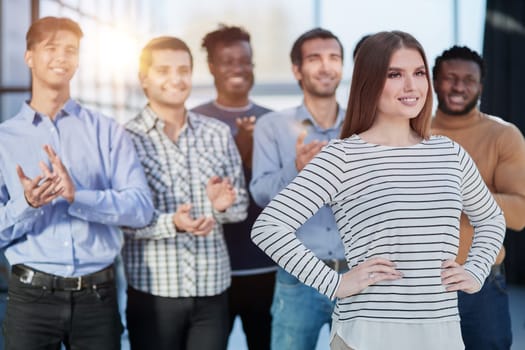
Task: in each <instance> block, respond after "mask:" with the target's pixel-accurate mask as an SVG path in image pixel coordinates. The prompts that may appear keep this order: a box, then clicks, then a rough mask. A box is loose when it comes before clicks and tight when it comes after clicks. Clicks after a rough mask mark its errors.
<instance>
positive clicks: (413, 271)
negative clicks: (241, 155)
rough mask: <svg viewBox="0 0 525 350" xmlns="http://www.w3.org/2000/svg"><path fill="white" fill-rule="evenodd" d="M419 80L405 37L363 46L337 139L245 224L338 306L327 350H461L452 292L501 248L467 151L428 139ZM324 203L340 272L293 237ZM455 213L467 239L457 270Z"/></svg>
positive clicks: (415, 54)
mask: <svg viewBox="0 0 525 350" xmlns="http://www.w3.org/2000/svg"><path fill="white" fill-rule="evenodd" d="M428 72H429V70H428V65H427V62H426V59H425V53H424V51H423V48H422V47H421V45H420V44H419V42H418V41H417V40H416V39H415V38H414V37H412V36H411V35H410V34H407V33H404V32H399V31H393V32H380V33H377V34H375V35H372V36H371V37H370V38H368V39H367V40H366V41H365V42H364V43H363V44H362V46H361V48H360V49H359V52H358V54H357V57H356V60H355V65H354V73H353V79H352V86H351V92H350V98H349V102H348V109H347V114H346V119H345V123H344V125H343V128H342V135H341V140H335V141H332V142H331V143H330V144H328V146H326V147H325V148H324V149H323V150H322V151H321V152H320V153H319V155H318V156H316V157H315V158H314V159H313V160H312V161H311V162H310V163H309V164H308V165H307V166H306V167H305V168H304V169H303V171H302V172H301V173H299V174H298V176H297V177H296V178H295V180H294V181H293V182H292V183H290V185H288V186H287V187H286V188H285V189H284V190H283V191H282V192H281V193H280V194H279V195H277V196H276V197H275V198H274V199H273V201H272V202H271V203H270V204H269V205H268V206H267V207H266V209H265V210H264V211H263V213H262V214H261V215H260V216H259V218H258V220H257V221H256V223H255V225H254V227H253V230H252V239H253V240H254V242H255V243H256V244H258V245H259V247H260V248H261V249H263V250H264V251H265V252H266V253H267V254H268V255H269V256H271V257H272V258H273V259H274V260H275V261H276V262H277V263H278V264H279V265H280V266H282V267H283V268H284V269H286V270H287V271H288V272H289V273H291V274H293V275H294V276H296V277H297V278H298V279H300V280H301V281H302V282H304V283H306V284H308V285H310V286H312V287H314V288H317V289H318V290H319V291H320V292H322V293H324V294H326V295H327V296H329V297H330V298H337V299H338V300H337V306H336V308H335V311H334V316H333V325H332V334H331V347H332V349H354V350H360V349H367V350H376V349H377V350H383V349H391V350H392V349H394V350H395V349H403V350H406V349H425V350H431V349H436V350H437V349H463V342H462V339H461V332H460V327H459V316H458V310H457V293H456V292H457V291H458V290H462V291H465V292H468V293H474V292H476V291H478V290H479V289H480V288H481V285H482V284H483V281H484V279H485V277H486V276H487V275H488V273H489V272H490V267H491V266H492V264H493V262H494V259H495V257H496V255H497V253H498V251H499V249H500V246H501V244H502V242H503V237H504V233H505V221H504V218H503V215H502V212H501V209H500V208H499V207H498V205H497V204H496V202H495V201H494V199H493V198H492V196H491V194H490V192H489V190H488V189H487V187H486V186H485V184H484V182H483V180H482V179H481V177H480V175H479V173H478V171H477V169H476V167H475V165H474V163H473V162H472V160H471V158H470V157H469V155H468V154H467V153H466V152H465V151H464V150H463V149H462V148H461V147H460V146H459V145H458V144H456V143H454V142H453V141H451V140H450V139H448V138H446V137H441V136H430V115H431V108H432V91H431V89H430V78H429V74H428ZM325 204H328V205H330V207H331V208H332V210H333V212H334V216H335V217H336V221H337V225H338V228H339V232H340V235H341V239H342V241H343V243H344V246H345V257H346V260H347V263H348V266H349V268H350V271H349V272H347V273H345V274H338V273H337V272H335V271H334V270H332V269H330V268H329V267H328V266H326V265H325V264H324V263H323V262H322V261H321V260H319V259H318V258H317V257H315V255H313V254H312V253H311V251H309V250H308V249H306V248H305V247H304V246H303V245H302V243H301V242H300V241H299V240H298V239H297V238H296V237H295V235H294V232H295V231H296V230H297V229H298V228H299V227H300V226H301V225H302V224H303V223H304V222H306V221H307V220H308V219H309V218H310V217H311V216H312V215H313V214H314V213H315V212H316V211H317V210H318V209H319V208H320V207H321V206H323V205H325ZM462 211H464V212H465V213H466V214H467V216H468V217H469V219H470V221H471V223H472V225H473V226H474V228H475V235H474V242H473V244H472V248H471V250H470V254H469V258H468V259H467V261H466V263H465V264H464V265H459V264H457V263H456V262H454V258H455V256H456V254H457V249H458V241H459V218H460V214H461V212H462ZM320 234H321V233H320Z"/></svg>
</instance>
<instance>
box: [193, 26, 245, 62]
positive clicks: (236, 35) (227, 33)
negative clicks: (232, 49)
mask: <svg viewBox="0 0 525 350" xmlns="http://www.w3.org/2000/svg"><path fill="white" fill-rule="evenodd" d="M236 41H247V42H248V43H250V34H249V33H248V32H247V31H246V30H244V29H243V28H241V27H236V26H227V25H225V24H219V29H217V30H214V31H213V32H209V33H208V34H206V35H205V36H204V38H203V39H202V44H201V47H203V48H204V49H206V51H207V52H208V62H211V61H213V54H214V52H215V47H216V46H217V45H218V44H220V43H223V44H231V43H233V42H236Z"/></svg>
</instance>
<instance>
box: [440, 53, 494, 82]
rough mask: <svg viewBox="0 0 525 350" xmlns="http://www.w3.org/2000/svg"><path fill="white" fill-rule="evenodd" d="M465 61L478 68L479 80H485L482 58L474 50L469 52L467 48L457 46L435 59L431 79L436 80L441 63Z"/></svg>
mask: <svg viewBox="0 0 525 350" xmlns="http://www.w3.org/2000/svg"><path fill="white" fill-rule="evenodd" d="M456 59H458V60H465V61H473V62H475V63H477V65H478V66H479V71H480V73H481V80H483V78H485V61H483V58H482V57H481V56H480V55H479V54H478V53H477V52H476V51H474V50H471V49H470V48H468V47H467V46H457V45H454V46H452V47H451V48H450V49H448V50H445V51H443V53H442V54H441V56H438V57H436V62H435V63H434V68H432V77H433V78H434V80H436V78H437V76H438V74H439V72H440V70H441V63H443V62H444V61H448V60H456Z"/></svg>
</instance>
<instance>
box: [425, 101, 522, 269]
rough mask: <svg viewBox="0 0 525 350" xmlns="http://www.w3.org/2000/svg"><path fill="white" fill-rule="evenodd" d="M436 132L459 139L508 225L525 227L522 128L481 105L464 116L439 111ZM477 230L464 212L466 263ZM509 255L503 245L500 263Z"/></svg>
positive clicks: (434, 122) (462, 239)
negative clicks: (481, 109)
mask: <svg viewBox="0 0 525 350" xmlns="http://www.w3.org/2000/svg"><path fill="white" fill-rule="evenodd" d="M432 133H433V134H436V135H445V136H447V137H449V138H451V139H452V140H454V141H456V142H458V143H459V144H460V145H461V146H463V148H464V149H465V150H466V151H467V152H468V153H469V154H470V156H471V157H472V159H473V160H474V162H475V163H476V165H477V167H478V169H479V172H480V173H481V176H482V177H483V180H484V181H485V183H486V184H487V186H488V188H489V189H490V191H491V192H492V194H493V195H494V198H495V199H496V201H497V202H498V204H499V206H500V207H501V209H502V210H503V212H504V215H505V220H506V222H507V227H508V228H510V229H513V230H517V231H519V230H522V229H523V228H524V227H525V139H524V138H523V135H522V134H521V132H520V131H519V129H518V128H517V127H516V126H514V125H513V124H510V123H508V122H505V121H503V120H502V119H500V118H497V117H493V116H489V115H486V114H483V113H481V112H480V111H479V110H478V109H477V108H476V109H474V110H473V111H472V112H470V113H469V114H468V115H464V116H451V115H447V114H445V113H443V112H442V111H440V110H438V111H437V113H436V116H435V117H434V118H433V120H432ZM472 235H473V229H472V226H470V223H469V221H468V218H467V217H466V216H465V215H464V214H463V215H462V217H461V225H460V244H459V252H458V256H457V259H456V260H457V261H458V263H460V264H463V263H464V262H465V260H466V258H467V255H468V251H469V248H470V245H471V243H472ZM504 258H505V249H504V248H502V249H501V251H500V253H499V255H498V257H497V259H496V264H501V263H502V262H503V259H504Z"/></svg>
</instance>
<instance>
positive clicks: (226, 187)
mask: <svg viewBox="0 0 525 350" xmlns="http://www.w3.org/2000/svg"><path fill="white" fill-rule="evenodd" d="M192 68H193V61H192V56H191V52H190V50H189V48H188V46H187V45H186V44H185V43H184V42H183V41H181V40H179V39H177V38H174V37H159V38H155V39H153V40H151V41H150V42H149V43H148V44H147V45H146V46H145V47H144V49H143V50H142V53H141V57H140V71H139V78H140V82H141V85H142V88H143V89H144V92H145V94H146V96H147V98H148V104H147V105H146V107H145V108H144V109H143V110H142V111H141V112H140V113H139V115H138V116H136V117H135V118H134V119H133V120H131V121H130V122H129V123H127V125H126V128H127V130H128V131H129V133H130V134H131V138H132V140H133V142H134V144H135V148H136V149H137V153H138V156H139V158H140V160H141V163H142V165H143V166H144V170H145V173H146V177H147V180H148V183H149V186H150V188H151V191H152V195H153V202H154V205H155V208H156V213H155V216H154V219H153V221H152V223H151V224H150V225H149V226H147V227H145V228H141V229H126V230H125V232H126V243H125V245H124V250H123V258H124V262H125V268H126V273H127V278H128V283H129V286H128V305H127V324H128V330H129V337H130V343H131V347H132V349H225V348H226V343H227V338H228V333H229V329H228V325H229V323H228V304H227V296H226V289H227V288H228V287H229V286H230V263H229V258H228V252H227V250H226V245H225V242H224V237H223V231H222V225H221V224H223V223H230V222H238V221H241V220H244V219H245V218H246V210H247V205H248V197H247V192H246V188H245V180H244V175H243V171H242V167H241V158H240V156H239V153H238V151H237V147H236V145H235V142H234V140H233V138H232V136H231V132H230V129H229V127H228V126H227V125H226V124H224V123H222V122H220V121H218V120H216V119H213V118H208V117H205V116H202V115H200V114H197V113H194V112H190V111H188V110H187V109H186V107H185V102H186V100H187V98H188V96H189V94H190V90H191V74H192Z"/></svg>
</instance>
